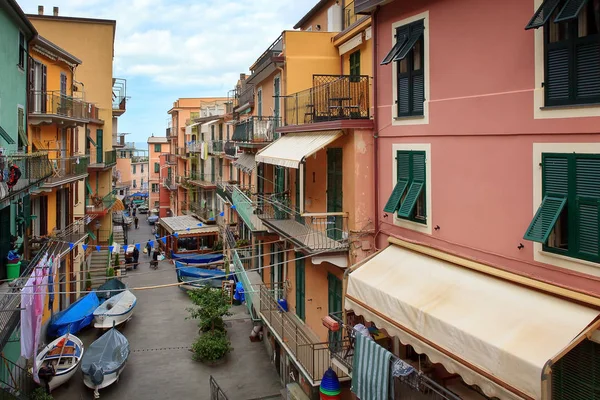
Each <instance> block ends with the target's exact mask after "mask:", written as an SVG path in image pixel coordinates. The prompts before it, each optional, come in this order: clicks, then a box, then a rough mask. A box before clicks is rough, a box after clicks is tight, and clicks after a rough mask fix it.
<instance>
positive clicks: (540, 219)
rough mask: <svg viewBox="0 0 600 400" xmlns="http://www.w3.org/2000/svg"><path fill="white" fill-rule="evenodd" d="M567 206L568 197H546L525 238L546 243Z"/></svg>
mask: <svg viewBox="0 0 600 400" xmlns="http://www.w3.org/2000/svg"><path fill="white" fill-rule="evenodd" d="M565 204H567V198H566V197H554V196H548V195H546V196H545V197H544V200H543V201H542V204H541V205H540V207H539V208H538V210H537V212H536V213H535V216H534V217H533V220H532V221H531V224H530V225H529V227H528V228H527V231H526V232H525V236H523V238H524V239H526V240H531V241H534V242H540V243H546V241H547V240H548V236H550V232H552V229H553V228H554V224H556V221H557V220H558V217H559V216H560V213H561V211H562V210H563V208H564V207H565Z"/></svg>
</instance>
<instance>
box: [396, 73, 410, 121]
mask: <svg viewBox="0 0 600 400" xmlns="http://www.w3.org/2000/svg"><path fill="white" fill-rule="evenodd" d="M408 79H409V78H408V76H403V77H398V115H406V114H408V113H409V112H410V108H409V104H408V98H409V90H408Z"/></svg>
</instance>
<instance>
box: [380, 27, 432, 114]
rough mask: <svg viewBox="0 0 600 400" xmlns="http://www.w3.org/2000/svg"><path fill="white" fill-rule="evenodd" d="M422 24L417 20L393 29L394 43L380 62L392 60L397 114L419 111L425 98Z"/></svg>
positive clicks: (386, 62) (421, 110)
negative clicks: (394, 67) (394, 70)
mask: <svg viewBox="0 0 600 400" xmlns="http://www.w3.org/2000/svg"><path fill="white" fill-rule="evenodd" d="M423 31H424V24H423V20H419V21H416V22H413V23H410V24H408V25H403V26H400V27H398V28H397V29H396V35H395V36H396V44H395V45H394V47H393V48H392V50H391V51H390V52H389V53H388V54H387V56H386V57H385V59H384V60H383V61H382V62H381V65H387V64H389V63H391V62H395V63H396V83H397V87H396V91H397V97H396V105H397V116H398V117H407V116H415V115H423V103H424V102H425V76H424V70H425V68H424V65H425V56H424V54H425V51H424V40H423Z"/></svg>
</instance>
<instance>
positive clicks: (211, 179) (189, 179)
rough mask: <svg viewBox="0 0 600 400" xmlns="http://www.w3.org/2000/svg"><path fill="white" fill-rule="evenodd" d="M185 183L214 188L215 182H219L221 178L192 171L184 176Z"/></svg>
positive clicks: (217, 175)
mask: <svg viewBox="0 0 600 400" xmlns="http://www.w3.org/2000/svg"><path fill="white" fill-rule="evenodd" d="M185 181H186V183H187V184H192V185H200V186H214V187H216V185H217V182H220V181H221V176H220V175H219V174H206V173H204V174H202V173H199V172H194V171H192V172H188V173H187V174H186V176H185Z"/></svg>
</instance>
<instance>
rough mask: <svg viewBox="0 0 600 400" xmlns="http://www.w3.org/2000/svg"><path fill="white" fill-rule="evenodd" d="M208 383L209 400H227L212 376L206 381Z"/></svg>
mask: <svg viewBox="0 0 600 400" xmlns="http://www.w3.org/2000/svg"><path fill="white" fill-rule="evenodd" d="M208 383H209V385H210V400H229V399H228V398H227V396H226V395H225V392H223V389H221V387H220V386H219V384H218V383H217V381H216V380H215V378H213V376H212V375H211V376H210V378H209V379H208Z"/></svg>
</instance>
